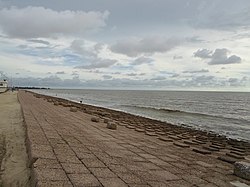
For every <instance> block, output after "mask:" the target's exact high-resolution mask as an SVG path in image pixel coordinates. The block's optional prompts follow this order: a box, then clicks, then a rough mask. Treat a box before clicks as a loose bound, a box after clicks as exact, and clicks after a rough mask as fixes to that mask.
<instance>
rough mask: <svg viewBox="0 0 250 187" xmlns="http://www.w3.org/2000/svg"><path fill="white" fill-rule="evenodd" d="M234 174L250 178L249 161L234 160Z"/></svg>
mask: <svg viewBox="0 0 250 187" xmlns="http://www.w3.org/2000/svg"><path fill="white" fill-rule="evenodd" d="M234 174H235V175H237V176H238V177H240V178H243V179H246V180H250V163H249V162H236V163H235V164H234Z"/></svg>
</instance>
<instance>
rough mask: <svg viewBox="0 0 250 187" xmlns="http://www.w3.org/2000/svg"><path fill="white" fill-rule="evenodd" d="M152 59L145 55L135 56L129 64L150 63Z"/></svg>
mask: <svg viewBox="0 0 250 187" xmlns="http://www.w3.org/2000/svg"><path fill="white" fill-rule="evenodd" d="M153 61H154V60H153V59H152V58H147V57H139V58H136V59H135V60H134V61H133V62H132V63H131V65H141V64H150V63H151V62H153Z"/></svg>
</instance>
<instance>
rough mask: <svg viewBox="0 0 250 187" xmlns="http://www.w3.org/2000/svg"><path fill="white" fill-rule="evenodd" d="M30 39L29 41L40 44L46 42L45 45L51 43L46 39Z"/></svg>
mask: <svg viewBox="0 0 250 187" xmlns="http://www.w3.org/2000/svg"><path fill="white" fill-rule="evenodd" d="M28 41H29V42H34V43H39V44H44V45H50V43H49V42H48V41H44V40H36V39H30V40H28Z"/></svg>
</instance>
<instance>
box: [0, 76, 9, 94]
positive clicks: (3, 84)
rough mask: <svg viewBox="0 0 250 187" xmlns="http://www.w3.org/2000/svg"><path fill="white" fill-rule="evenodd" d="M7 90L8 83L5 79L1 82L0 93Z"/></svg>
mask: <svg viewBox="0 0 250 187" xmlns="http://www.w3.org/2000/svg"><path fill="white" fill-rule="evenodd" d="M7 90H8V81H7V80H5V79H4V80H3V81H0V93H2V92H6V91H7Z"/></svg>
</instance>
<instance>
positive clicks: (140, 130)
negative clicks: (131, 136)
mask: <svg viewBox="0 0 250 187" xmlns="http://www.w3.org/2000/svg"><path fill="white" fill-rule="evenodd" d="M135 131H137V132H145V130H144V129H140V128H136V129H135Z"/></svg>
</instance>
